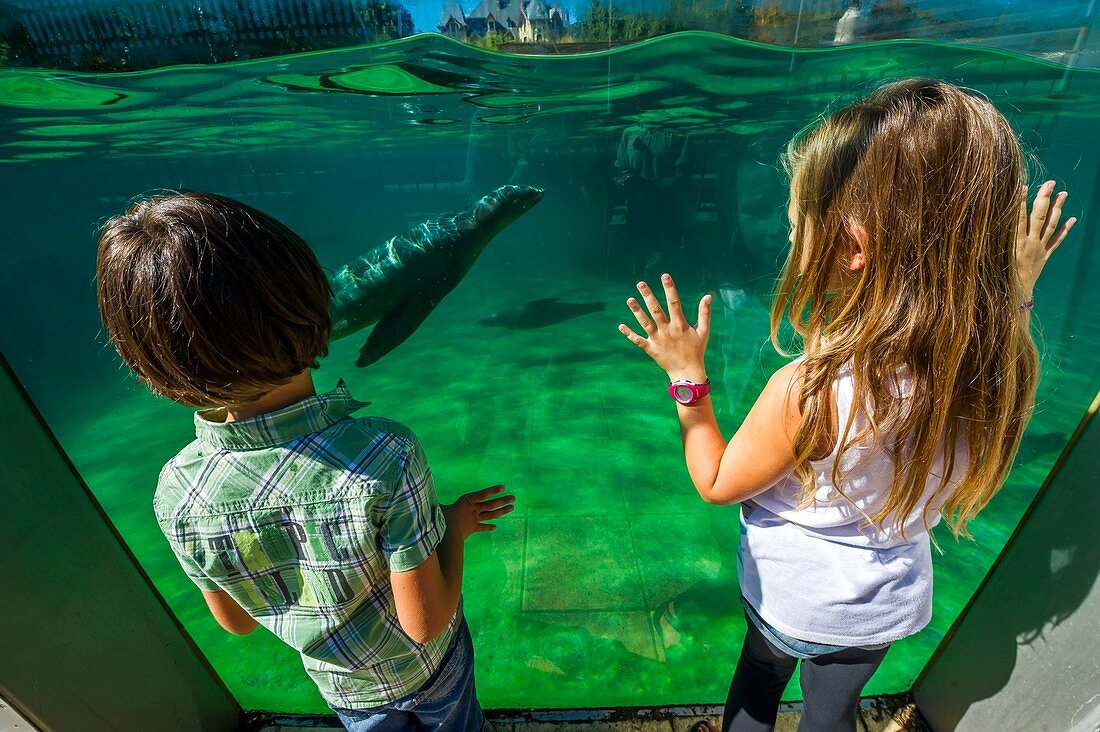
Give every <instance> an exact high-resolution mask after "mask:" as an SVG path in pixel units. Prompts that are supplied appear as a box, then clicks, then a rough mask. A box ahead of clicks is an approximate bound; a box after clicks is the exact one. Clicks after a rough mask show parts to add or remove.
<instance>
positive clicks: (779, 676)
mask: <svg viewBox="0 0 1100 732" xmlns="http://www.w3.org/2000/svg"><path fill="white" fill-rule="evenodd" d="M748 626H749V630H748V633H746V635H745V644H744V646H743V647H742V648H741V658H740V659H738V661H737V670H736V671H734V672H733V683H731V684H730V693H729V697H727V699H726V708H725V711H724V714H723V723H722V731H723V732H770V730H771V729H772V728H773V727H774V726H775V718H776V715H777V714H778V712H779V699H780V697H781V696H782V694H783V689H784V688H786V686H787V682H788V681H790V679H791V676H792V675H793V674H794V667H795V666H796V665H797V664H798V659H797V658H794V657H793V656H788V655H787V654H785V653H783V652H782V651H780V650H779V649H778V648H776V647H775V646H773V645H772V644H771V643H769V642H768V641H767V639H766V638H764V636H763V635H761V634H760V631H759V630H757V628H756V626H754V625H753V624H752V622H749V623H748ZM887 650H889V649H888V648H880V649H878V650H874V651H869V650H865V649H863V648H845V649H843V650H840V651H836V652H834V653H829V654H827V655H824V656H818V657H817V658H811V659H805V660H803V661H802V671H801V674H800V676H799V680H800V681H801V682H802V698H803V706H802V721H800V722H799V723H798V730H799V732H843V730H855V728H856V705H857V704H858V703H859V693H860V692H861V691H862V690H863V687H864V685H865V684H866V683H867V681H868V680H869V679H870V678H871V674H873V673H874V672H875V669H877V668H878V667H879V664H880V663H882V659H883V657H885V656H886V651H887Z"/></svg>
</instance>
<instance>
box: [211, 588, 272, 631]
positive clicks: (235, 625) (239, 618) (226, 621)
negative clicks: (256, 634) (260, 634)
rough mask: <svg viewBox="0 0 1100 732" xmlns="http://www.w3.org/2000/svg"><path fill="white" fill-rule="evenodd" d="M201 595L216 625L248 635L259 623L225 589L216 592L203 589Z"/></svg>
mask: <svg viewBox="0 0 1100 732" xmlns="http://www.w3.org/2000/svg"><path fill="white" fill-rule="evenodd" d="M202 597H203V599H204V600H206V606H207V607H208V608H210V612H211V613H213V614H214V619H215V620H217V621H218V625H220V626H222V627H223V628H225V629H226V630H228V631H229V632H230V633H232V634H233V635H248V634H249V633H251V632H252V631H254V630H256V627H257V626H258V625H259V623H257V622H256V620H255V618H253V617H252V616H251V615H249V614H248V613H247V612H245V610H244V608H242V607H241V606H240V605H238V604H237V601H236V600H234V599H233V598H232V597H231V596H230V595H229V593H228V592H226V591H225V590H219V591H217V592H207V591H206V590H203V591H202Z"/></svg>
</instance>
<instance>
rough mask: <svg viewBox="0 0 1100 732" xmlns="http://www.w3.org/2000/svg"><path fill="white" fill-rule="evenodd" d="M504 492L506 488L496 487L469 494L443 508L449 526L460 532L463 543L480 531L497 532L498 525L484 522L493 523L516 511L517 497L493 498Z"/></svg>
mask: <svg viewBox="0 0 1100 732" xmlns="http://www.w3.org/2000/svg"><path fill="white" fill-rule="evenodd" d="M503 491H504V486H502V485H494V486H492V487H491V488H483V489H482V490H480V491H474V492H473V493H467V494H466V495H464V496H462V497H460V498H459V499H458V500H457V501H455V502H454V503H451V504H448V505H446V506H443V515H444V516H445V517H446V518H447V526H449V527H453V528H454V529H455V530H456V531H458V532H459V535H460V536H461V537H462V540H463V541H465V540H466V539H468V538H470V535H471V534H473V533H476V532H478V531H496V528H497V527H496V525H494V524H487V523H484V522H486V521H493V520H495V519H498V518H500V517H501V516H506V515H508V514H510V513H511V512H512V511H514V510H516V506H515V503H516V497H515V496H501V497H500V498H493V496H495V495H497V494H499V493H502V492H503Z"/></svg>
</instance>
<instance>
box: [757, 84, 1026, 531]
mask: <svg viewBox="0 0 1100 732" xmlns="http://www.w3.org/2000/svg"><path fill="white" fill-rule="evenodd" d="M785 163H786V165H787V168H788V172H789V173H790V175H791V179H792V183H791V194H792V197H793V202H794V206H795V210H796V211H797V216H796V217H795V220H794V221H793V222H792V223H793V226H794V244H793V246H792V247H791V250H790V254H789V256H788V258H787V262H786V265H785V266H784V269H783V274H782V276H781V279H780V282H779V287H778V293H777V297H776V299H775V302H774V304H773V306H772V313H771V327H772V340H773V343H775V345H776V347H777V348H780V350H782V349H781V347H780V344H779V337H778V330H779V326H780V322H781V321H782V320H783V318H784V316H785V317H786V318H787V319H788V320H789V321H790V322H791V324H792V325H793V327H794V329H795V331H796V332H797V333H798V334H800V335H801V336H802V340H803V346H804V349H805V353H806V360H805V362H804V364H803V368H802V372H801V376H802V381H801V384H802V385H801V395H800V407H801V410H802V420H801V423H800V424H799V426H798V430H797V433H796V435H795V454H796V466H797V467H796V469H795V475H796V476H797V477H798V478H799V479H800V480H801V481H802V484H803V499H804V500H805V501H806V503H809V502H812V500H813V493H814V476H813V471H812V469H811V466H810V464H809V461H810V460H811V459H812V458H815V457H817V458H819V457H820V456H821V455H822V454H823V453H824V454H828V452H829V451H830V449H831V446H832V444H833V443H834V440H838V443H839V445H840V446H841V450H840V452H843V451H844V449H847V448H848V447H851V446H853V445H856V444H859V443H861V442H863V441H865V440H867V439H871V440H876V441H877V440H878V439H879V438H880V436H887V435H888V436H889V437H888V438H886V439H887V441H886V445H885V447H886V449H887V450H888V451H890V453H891V455H892V457H893V458H894V479H893V485H892V486H891V488H890V492H889V496H888V498H887V500H886V502H885V503H884V504H883V505H882V507H881V509H880V510H878V511H877V513H875V514H874V515H871V516H868V518H869V519H870V521H872V522H873V523H875V524H876V525H882V524H883V522H889V523H890V524H891V525H893V526H896V527H898V528H899V529H900V528H901V526H902V525H903V523H904V521H905V519H906V517H907V516H910V515H912V513H913V512H914V511H915V510H917V509H918V507H921V506H922V505H929V504H930V505H936V506H942V512H943V514H944V516H945V518H946V520H947V522H948V525H949V526H950V527H951V529H952V531H953V532H954V533H955V534H956V535H960V534H962V535H966V536H968V535H969V534H968V533H967V530H966V526H967V522H968V521H969V520H970V519H972V518H973V517H974V516H975V515H976V514H977V513H978V511H980V510H981V509H982V508H983V507H984V506H985V505H986V504H987V503H988V502H989V500H990V498H992V497H993V495H994V493H996V491H997V490H998V488H1000V486H1001V483H1002V482H1003V480H1004V478H1005V477H1006V475H1007V474H1008V471H1009V469H1010V468H1011V466H1012V461H1013V458H1014V456H1015V454H1016V450H1017V448H1018V447H1019V443H1020V438H1021V436H1022V435H1023V432H1024V427H1025V426H1026V424H1027V421H1028V419H1029V417H1030V416H1031V411H1032V407H1033V404H1034V399H1035V386H1036V382H1037V379H1038V366H1039V362H1038V354H1037V351H1036V348H1035V344H1034V342H1033V341H1032V338H1031V333H1030V330H1029V327H1028V319H1027V317H1026V315H1025V314H1024V313H1022V312H1021V309H1020V307H1019V304H1020V303H1021V302H1022V298H1023V295H1022V288H1021V285H1020V283H1019V281H1018V275H1017V270H1016V258H1015V232H1016V226H1017V217H1018V211H1019V205H1020V190H1021V186H1022V185H1023V182H1024V175H1025V173H1024V157H1023V152H1022V150H1021V148H1020V144H1019V141H1018V140H1017V138H1016V135H1015V133H1014V132H1013V130H1012V128H1011V126H1010V125H1009V123H1008V121H1007V120H1006V119H1005V118H1004V116H1002V115H1001V114H1000V112H998V111H997V110H996V109H995V108H994V107H993V105H992V104H990V103H989V101H988V100H986V99H985V98H984V97H982V96H980V95H979V94H977V93H975V92H971V91H967V90H963V89H959V88H958V87H955V86H952V85H951V84H947V83H945V82H942V81H936V80H931V79H908V80H904V81H897V82H892V83H889V84H886V85H884V86H882V87H880V88H879V89H878V90H876V91H875V92H873V93H872V94H871V95H870V96H868V97H867V98H865V99H863V100H861V101H859V102H856V103H855V104H852V105H851V106H848V107H846V108H844V109H841V110H839V111H837V112H835V113H833V114H831V115H829V116H828V117H827V118H825V119H824V120H823V121H821V122H820V123H819V124H817V125H816V126H813V127H812V128H810V129H809V130H807V131H805V132H804V133H802V134H800V135H798V136H797V137H795V139H794V140H792V142H791V144H790V146H789V148H788V150H787V155H786V160H785ZM860 228H862V230H863V231H865V244H864V252H865V257H866V264H865V266H864V267H863V268H862V269H861V270H859V271H852V270H851V269H850V268H849V266H848V262H850V260H851V257H852V248H853V241H854V239H855V238H856V237H859V236H863V234H862V233H856V232H859V231H860ZM845 364H847V365H849V366H850V368H851V369H852V375H853V381H854V398H853V410H852V413H851V416H850V417H849V419H848V420H847V423H846V424H839V425H838V424H835V422H836V419H835V417H834V416H833V415H834V412H833V406H832V405H833V397H832V384H833V382H834V380H835V379H836V377H837V374H838V372H839V370H840V369H841V367H842V366H844V365H845ZM901 370H906V371H907V373H908V377H909V379H910V383H911V385H912V391H911V396H908V397H907V396H906V395H904V394H901V393H899V390H898V388H897V385H898V374H899V372H900V371H901ZM859 405H866V406H865V407H864V408H863V410H862V411H863V413H864V416H865V418H866V425H867V426H866V427H865V428H863V429H860V430H858V432H857V433H856V434H852V433H853V432H854V431H855V430H853V422H854V418H855V415H856V410H857V409H858V408H859ZM953 445H965V447H966V454H967V455H968V459H967V460H966V464H965V465H961V464H960V465H956V464H955V463H956V458H955V451H954V450H953V449H951V446H953ZM941 450H942V455H943V468H944V470H943V474H942V475H939V476H938V487H937V488H936V489H935V491H936V492H935V494H934V495H933V496H932V500H930V501H928V504H924V503H923V501H924V500H925V499H926V498H927V495H926V493H927V491H926V483H927V481H928V478H929V475H930V473H931V472H932V469H933V464H934V463H935V461H936V459H937V456H938V455H940V454H941ZM840 452H838V458H839V454H840ZM959 471H961V477H958V476H957V473H958V472H959ZM839 473H840V469H839V459H838V461H837V465H834V468H833V476H832V479H833V483H834V486H836V488H837V490H840V491H841V493H843V491H842V489H841V488H840V486H841V483H842V478H843V476H841V475H840V474H839ZM922 510H923V509H922ZM925 520H926V524H927V516H925Z"/></svg>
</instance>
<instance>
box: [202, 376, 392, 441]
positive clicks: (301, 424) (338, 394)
mask: <svg viewBox="0 0 1100 732" xmlns="http://www.w3.org/2000/svg"><path fill="white" fill-rule="evenodd" d="M368 404H370V402H361V401H358V400H356V399H353V398H352V396H351V393H350V392H349V391H348V387H347V385H346V384H345V383H344V380H343V379H340V381H339V383H337V384H336V388H335V389H333V390H332V391H327V392H325V393H324V394H315V395H314V396H311V397H306V398H305V399H303V400H302V401H300V402H295V403H294V404H291V405H289V406H286V407H283V408H282V409H276V410H275V411H274V412H268V413H267V414H260V415H257V416H255V417H250V418H248V419H242V420H240V421H237V422H224V421H214V419H210V417H215V415H219V414H220V416H221V417H222V418H223V419H224V416H225V413H224V410H223V409H204V410H202V411H199V412H195V436H196V437H197V438H198V439H199V441H200V442H202V443H205V444H207V445H210V446H212V447H218V448H225V449H228V450H257V449H261V448H266V447H278V446H279V445H285V444H287V443H288V442H293V441H294V440H297V439H299V438H301V437H305V436H306V435H311V434H313V433H315V432H321V431H322V430H325V429H328V428H329V427H331V426H332V425H334V424H336V423H337V422H339V421H340V420H341V419H343V418H344V417H347V416H348V415H350V414H351V413H352V412H354V411H356V410H357V409H362V408H363V407H365V406H367V405H368ZM215 419H216V417H215Z"/></svg>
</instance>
